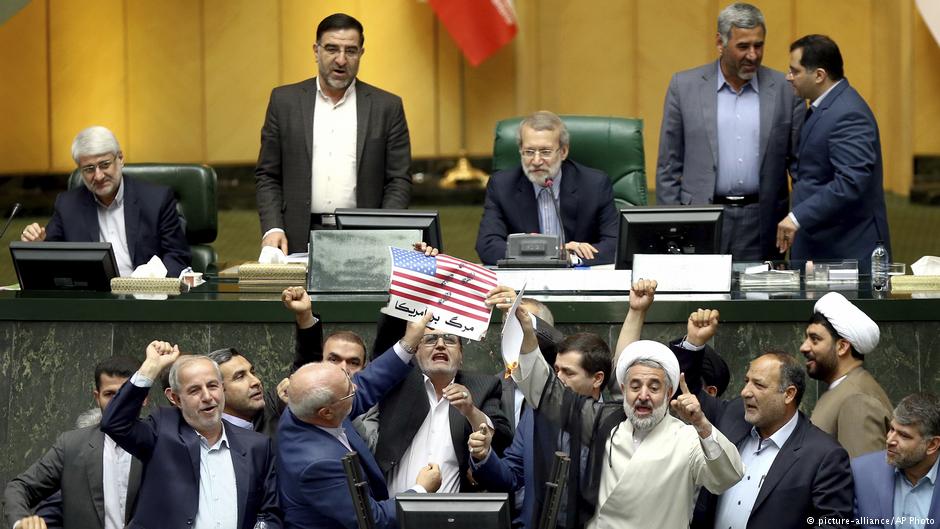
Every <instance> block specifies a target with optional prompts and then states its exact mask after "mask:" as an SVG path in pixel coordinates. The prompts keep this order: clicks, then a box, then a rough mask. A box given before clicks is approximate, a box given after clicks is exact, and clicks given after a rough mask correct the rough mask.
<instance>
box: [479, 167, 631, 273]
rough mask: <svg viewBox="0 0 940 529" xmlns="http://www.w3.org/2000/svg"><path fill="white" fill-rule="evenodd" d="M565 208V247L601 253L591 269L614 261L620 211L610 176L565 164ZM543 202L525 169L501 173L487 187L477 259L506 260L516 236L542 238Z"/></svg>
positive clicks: (490, 262) (489, 262)
mask: <svg viewBox="0 0 940 529" xmlns="http://www.w3.org/2000/svg"><path fill="white" fill-rule="evenodd" d="M560 184H561V191H560V194H559V209H560V211H561V221H562V225H563V226H564V228H565V242H570V241H578V242H586V243H589V244H591V245H593V246H594V247H595V248H597V249H598V251H599V252H598V254H597V257H596V258H595V259H590V260H585V264H587V265H598V264H609V263H612V262H614V253H615V251H616V247H617V226H618V224H617V208H615V207H614V189H613V187H612V186H611V183H610V177H609V176H607V175H606V174H605V173H604V172H603V171H598V170H597V169H591V168H590V167H587V166H584V165H581V164H579V163H577V162H575V161H572V160H565V161H564V162H562V164H561V181H560ZM539 232H540V229H539V212H538V201H537V200H536V198H535V189H533V187H532V182H530V181H529V179H528V178H526V176H525V173H523V172H522V166H519V167H516V168H515V169H509V170H506V171H500V172H498V173H496V174H494V175H493V176H492V177H490V181H489V183H488V184H487V185H486V202H485V203H484V205H483V219H482V220H480V231H479V232H478V233H477V245H476V249H477V255H479V256H480V261H481V262H482V263H483V264H485V265H495V264H496V261H498V260H500V259H503V258H504V257H506V238H507V237H508V236H509V235H510V234H512V233H539Z"/></svg>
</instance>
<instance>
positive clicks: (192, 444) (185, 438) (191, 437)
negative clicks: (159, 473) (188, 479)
mask: <svg viewBox="0 0 940 529" xmlns="http://www.w3.org/2000/svg"><path fill="white" fill-rule="evenodd" d="M179 435H180V441H181V442H182V443H183V445H184V446H186V451H187V452H189V462H190V464H191V465H192V469H193V482H194V483H199V459H200V453H199V436H198V434H196V430H193V428H192V426H190V425H188V424H186V421H185V420H184V419H183V415H182V414H179Z"/></svg>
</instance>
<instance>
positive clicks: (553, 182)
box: [542, 178, 568, 261]
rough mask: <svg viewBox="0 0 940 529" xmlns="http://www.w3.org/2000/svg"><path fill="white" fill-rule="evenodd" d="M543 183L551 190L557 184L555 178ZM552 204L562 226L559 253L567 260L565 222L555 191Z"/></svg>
mask: <svg viewBox="0 0 940 529" xmlns="http://www.w3.org/2000/svg"><path fill="white" fill-rule="evenodd" d="M542 185H543V186H544V187H545V188H547V189H548V190H549V191H550V192H551V188H552V186H553V185H555V179H554V178H546V179H545V183H544V184H542ZM552 205H553V206H555V216H556V217H557V218H558V226H559V227H560V228H561V244H559V245H558V255H559V257H560V258H562V259H564V260H565V261H567V260H568V252H566V251H565V242H566V241H567V237H565V223H564V221H562V218H561V209H560V208H559V207H558V201H557V200H555V193H552Z"/></svg>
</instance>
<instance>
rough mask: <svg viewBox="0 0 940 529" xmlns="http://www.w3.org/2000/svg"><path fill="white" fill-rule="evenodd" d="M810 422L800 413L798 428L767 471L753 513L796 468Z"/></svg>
mask: <svg viewBox="0 0 940 529" xmlns="http://www.w3.org/2000/svg"><path fill="white" fill-rule="evenodd" d="M797 413H800V412H797ZM808 421H809V419H807V418H806V416H805V415H803V414H802V413H800V416H799V417H798V418H797V422H796V428H795V429H794V430H793V433H792V434H790V438H789V439H787V442H785V443H783V446H782V447H780V452H778V453H777V457H775V458H774V462H773V464H771V465H770V470H768V471H767V476H765V477H764V483H763V485H761V487H760V491H759V492H758V493H757V499H756V500H754V507H753V508H752V509H751V513H754V512H755V511H757V509H758V508H759V507H760V505H761V503H763V502H764V500H766V499H767V497H768V496H770V493H771V492H773V490H774V488H776V486H777V485H778V484H779V483H780V481H781V480H783V477H784V476H785V475H786V474H787V472H789V471H790V469H791V468H793V467H795V466H796V464H797V462H798V461H799V460H800V448H802V447H803V435H804V434H805V432H806V423H807V422H808Z"/></svg>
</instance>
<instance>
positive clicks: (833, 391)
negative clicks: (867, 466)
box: [800, 292, 893, 457]
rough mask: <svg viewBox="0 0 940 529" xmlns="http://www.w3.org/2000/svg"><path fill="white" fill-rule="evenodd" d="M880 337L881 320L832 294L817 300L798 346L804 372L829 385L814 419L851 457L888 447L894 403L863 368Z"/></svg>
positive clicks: (812, 417) (814, 414) (837, 294)
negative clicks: (872, 317) (889, 426)
mask: <svg viewBox="0 0 940 529" xmlns="http://www.w3.org/2000/svg"><path fill="white" fill-rule="evenodd" d="M879 337H880V333H879V332H878V324H876V323H875V322H874V321H872V319H871V318H869V317H868V315H867V314H865V313H864V312H862V311H861V309H859V308H858V307H856V306H855V305H853V304H852V303H851V302H850V301H849V300H847V299H845V296H843V295H842V294H839V293H836V292H830V293H828V294H826V295H825V296H823V297H822V298H820V299H819V301H817V302H816V306H815V308H814V311H813V317H812V318H810V321H809V324H808V325H807V326H806V339H805V340H803V344H802V345H801V346H800V352H801V353H803V356H804V357H805V358H806V372H807V373H808V374H809V376H810V377H812V378H814V379H816V380H819V381H820V382H824V383H825V384H827V385H828V389H827V390H826V392H825V393H823V394H822V396H821V397H820V398H819V401H818V402H817V403H816V406H815V408H813V414H812V416H811V417H810V420H811V421H812V422H813V424H815V425H816V426H817V427H819V429H821V430H823V431H824V432H826V433H828V434H829V435H832V436H833V437H835V438H836V440H837V441H839V444H841V445H842V446H843V447H844V448H845V449H846V451H847V452H848V453H849V456H850V457H856V456H860V455H862V454H867V453H869V452H874V451H877V450H884V447H885V437H886V435H887V425H888V423H889V422H890V420H891V412H892V409H893V406H892V404H891V399H889V398H888V395H887V394H886V393H885V391H884V390H883V389H882V388H881V386H880V385H879V384H878V381H877V380H875V377H873V376H872V375H871V373H869V372H868V370H866V369H865V366H864V362H865V355H867V354H869V353H871V352H872V351H874V350H875V347H877V346H878V339H879Z"/></svg>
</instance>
